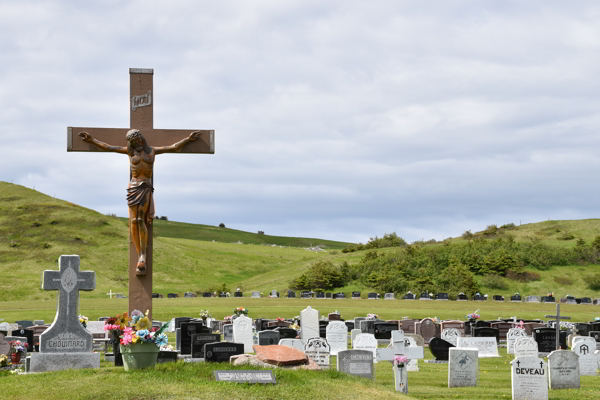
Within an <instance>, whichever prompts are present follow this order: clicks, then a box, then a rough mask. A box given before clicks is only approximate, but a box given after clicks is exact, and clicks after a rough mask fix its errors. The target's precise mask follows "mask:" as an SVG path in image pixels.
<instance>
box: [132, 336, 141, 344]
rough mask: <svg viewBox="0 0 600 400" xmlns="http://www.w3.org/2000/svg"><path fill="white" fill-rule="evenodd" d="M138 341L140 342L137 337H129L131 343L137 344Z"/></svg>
mask: <svg viewBox="0 0 600 400" xmlns="http://www.w3.org/2000/svg"><path fill="white" fill-rule="evenodd" d="M138 340H140V338H139V337H138V336H137V335H133V336H132V337H131V343H137V342H138Z"/></svg>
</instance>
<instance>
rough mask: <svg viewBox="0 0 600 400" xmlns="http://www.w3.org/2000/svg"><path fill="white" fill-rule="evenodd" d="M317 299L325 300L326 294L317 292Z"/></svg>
mask: <svg viewBox="0 0 600 400" xmlns="http://www.w3.org/2000/svg"><path fill="white" fill-rule="evenodd" d="M316 298H317V299H324V298H325V292H317V295H316Z"/></svg>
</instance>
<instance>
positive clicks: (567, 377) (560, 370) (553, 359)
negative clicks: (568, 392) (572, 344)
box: [548, 350, 580, 389]
mask: <svg viewBox="0 0 600 400" xmlns="http://www.w3.org/2000/svg"><path fill="white" fill-rule="evenodd" d="M548 370H549V379H550V389H579V387H580V383H579V356H578V355H577V354H575V353H574V352H572V351H570V350H555V351H553V352H551V353H550V354H549V355H548Z"/></svg>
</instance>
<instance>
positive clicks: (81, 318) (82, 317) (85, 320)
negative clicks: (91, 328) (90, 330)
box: [79, 315, 88, 328]
mask: <svg viewBox="0 0 600 400" xmlns="http://www.w3.org/2000/svg"><path fill="white" fill-rule="evenodd" d="M79 322H81V325H83V327H84V328H87V324H88V317H86V316H85V315H80V316H79Z"/></svg>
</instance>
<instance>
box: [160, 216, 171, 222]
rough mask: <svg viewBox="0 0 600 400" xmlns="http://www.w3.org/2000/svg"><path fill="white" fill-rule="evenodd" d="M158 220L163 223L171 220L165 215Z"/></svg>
mask: <svg viewBox="0 0 600 400" xmlns="http://www.w3.org/2000/svg"><path fill="white" fill-rule="evenodd" d="M158 219H160V220H161V221H168V220H169V218H167V216H166V215H163V216H162V217H158Z"/></svg>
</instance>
